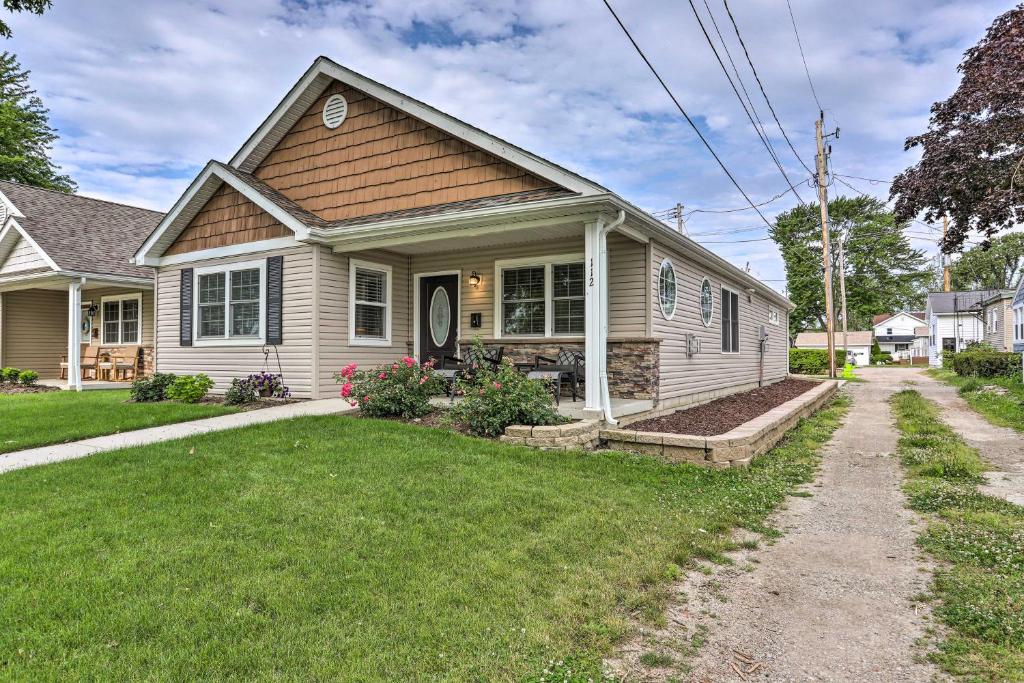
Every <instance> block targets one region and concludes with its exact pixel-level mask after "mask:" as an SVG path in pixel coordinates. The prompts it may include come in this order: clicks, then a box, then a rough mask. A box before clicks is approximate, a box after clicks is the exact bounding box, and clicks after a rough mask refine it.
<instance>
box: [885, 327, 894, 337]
mask: <svg viewBox="0 0 1024 683" xmlns="http://www.w3.org/2000/svg"><path fill="white" fill-rule="evenodd" d="M885 334H886V335H887V336H890V337H891V336H892V328H891V327H887V328H885Z"/></svg>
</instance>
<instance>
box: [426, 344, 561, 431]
mask: <svg viewBox="0 0 1024 683" xmlns="http://www.w3.org/2000/svg"><path fill="white" fill-rule="evenodd" d="M458 390H459V391H460V392H461V393H462V400H461V401H459V402H458V403H456V404H455V405H454V406H452V409H451V410H450V411H449V413H448V416H447V417H446V419H447V421H448V422H450V423H452V424H456V425H461V426H462V427H464V428H465V429H466V430H468V431H469V432H471V433H473V434H476V435H478V436H500V435H501V434H504V433H505V428H506V427H508V426H509V425H554V424H559V423H561V422H566V421H567V419H566V418H564V417H562V416H561V415H559V414H558V411H557V410H556V409H555V406H554V405H553V404H552V400H553V399H552V396H551V391H550V386H549V384H548V383H547V382H545V381H542V380H536V379H527V378H526V375H524V374H523V373H521V372H519V371H518V370H516V368H515V366H514V365H513V363H512V360H511V359H508V358H506V359H505V361H504V362H503V363H502V364H501V365H500V366H499V367H498V369H497V371H493V370H490V369H489V368H484V367H482V368H478V369H477V371H476V373H475V374H473V375H472V376H471V377H470V378H469V379H467V380H462V381H460V382H459V385H458Z"/></svg>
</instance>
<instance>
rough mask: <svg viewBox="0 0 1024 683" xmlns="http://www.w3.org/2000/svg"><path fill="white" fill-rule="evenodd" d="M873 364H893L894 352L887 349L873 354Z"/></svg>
mask: <svg viewBox="0 0 1024 683" xmlns="http://www.w3.org/2000/svg"><path fill="white" fill-rule="evenodd" d="M871 364H872V365H892V354H891V353H889V352H887V351H879V352H878V353H872V354H871Z"/></svg>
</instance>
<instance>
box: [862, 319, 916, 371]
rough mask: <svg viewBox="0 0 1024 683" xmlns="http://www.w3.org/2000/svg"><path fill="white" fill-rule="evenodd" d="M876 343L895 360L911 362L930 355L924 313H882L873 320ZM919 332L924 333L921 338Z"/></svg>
mask: <svg viewBox="0 0 1024 683" xmlns="http://www.w3.org/2000/svg"><path fill="white" fill-rule="evenodd" d="M871 322H872V325H873V327H874V333H875V341H877V342H878V347H879V348H880V349H881V350H882V351H883V352H884V353H890V354H892V357H893V359H895V360H901V361H902V360H907V361H908V360H910V359H911V358H914V357H921V356H927V355H928V328H927V326H926V325H925V324H924V323H925V312H924V311H901V312H899V313H882V314H881V315H876V316H875V317H874V318H873V319H872V321H871ZM919 332H923V334H921V335H920V336H919V335H918V333H919Z"/></svg>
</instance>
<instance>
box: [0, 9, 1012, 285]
mask: <svg viewBox="0 0 1024 683" xmlns="http://www.w3.org/2000/svg"><path fill="white" fill-rule="evenodd" d="M791 3H792V8H793V11H794V14H795V18H796V22H797V27H798V29H799V33H800V37H801V39H802V42H803V46H804V50H805V53H806V56H807V59H808V65H809V69H810V75H811V79H812V81H813V83H814V87H815V89H816V91H817V96H818V99H819V100H820V102H821V104H822V106H823V107H824V109H825V114H826V120H827V125H828V127H829V128H830V129H831V128H834V127H836V126H839V127H840V128H841V135H840V138H839V139H838V140H836V141H834V142H833V156H832V164H833V168H834V170H835V171H836V172H837V173H841V174H846V175H848V176H862V177H865V178H881V179H891V178H892V176H893V175H894V174H895V173H897V172H899V171H900V170H902V169H903V168H904V167H906V166H907V165H908V164H910V163H912V162H913V161H914V160H915V158H916V157H915V155H914V154H913V153H907V152H904V151H903V141H904V139H905V138H906V137H907V136H908V135H911V134H914V133H918V132H921V131H922V130H924V127H925V125H926V123H927V116H928V108H929V107H930V105H931V103H932V102H933V101H935V100H936V99H942V98H945V97H946V96H948V95H949V94H950V93H951V92H952V91H953V89H955V87H956V84H957V80H958V79H957V73H956V65H957V63H958V62H959V60H960V58H961V56H962V54H963V51H964V50H965V49H967V48H968V47H970V46H971V45H973V44H974V43H975V42H977V40H978V39H979V38H980V37H981V36H982V35H983V33H984V31H985V29H986V27H987V26H988V25H989V24H990V23H991V21H992V20H993V19H994V18H995V17H996V16H997V15H998V14H1000V13H1001V12H1004V11H1006V10H1007V9H1009V8H1010V7H1012V6H1013V3H1012V2H1010V0H959V1H953V2H946V1H942V0H899V1H898V2H893V1H892V0H858V1H857V2H840V1H838V0H831V1H825V0H791ZM612 4H613V6H614V7H615V9H616V11H617V12H618V14H619V16H620V18H621V19H622V20H623V21H624V22H625V24H626V26H627V27H628V28H629V29H630V30H631V32H632V33H633V35H634V37H635V38H636V40H637V41H638V42H639V44H640V45H641V47H642V48H643V49H644V51H645V52H646V53H647V55H648V57H649V58H650V59H651V61H652V62H653V63H654V65H655V67H656V68H658V69H659V71H660V72H661V74H662V76H663V77H664V78H665V80H666V81H667V83H668V85H669V87H670V88H671V89H672V91H673V92H674V93H675V95H676V96H677V98H678V99H679V101H680V102H681V103H682V105H683V106H684V107H685V108H686V109H687V110H688V111H689V113H690V114H691V115H692V116H693V117H694V118H695V120H696V121H697V124H698V125H699V126H700V127H701V129H702V132H704V133H705V135H706V136H707V138H708V139H709V141H710V142H711V145H712V146H713V147H714V148H715V150H716V151H717V152H718V153H719V155H720V156H721V157H722V159H723V160H724V162H725V164H726V165H727V166H728V167H729V168H730V170H731V171H732V172H733V174H734V175H735V177H736V178H737V180H738V181H739V183H740V185H741V186H742V187H743V188H744V189H745V190H746V191H747V192H748V193H749V194H750V196H751V197H753V198H754V200H755V201H756V202H762V201H765V200H768V199H770V198H771V197H773V196H775V195H777V194H779V193H780V192H782V191H783V190H785V189H787V184H786V181H785V179H784V178H783V177H782V174H781V173H780V172H779V170H778V168H777V167H776V166H775V163H774V162H773V161H772V159H771V157H770V156H769V154H768V152H767V151H766V149H765V147H764V146H763V145H762V144H761V142H760V141H759V139H758V137H757V135H756V134H755V132H754V129H753V127H752V126H751V124H750V122H749V120H748V119H747V117H746V114H744V111H743V109H742V107H741V105H740V102H739V100H738V99H737V97H736V95H735V94H734V93H733V91H732V89H731V87H730V85H729V82H728V81H727V80H726V78H725V76H724V74H723V73H722V71H721V69H720V67H719V65H718V62H717V61H716V60H715V56H714V53H713V52H712V51H711V48H710V47H709V46H708V44H707V42H706V41H705V38H704V34H703V33H702V32H701V28H700V26H699V24H698V23H697V19H696V18H695V16H694V12H693V10H692V9H691V5H690V3H689V2H688V1H687V2H681V1H678V0H672V1H668V0H612ZM693 6H694V7H695V8H696V9H697V12H698V13H699V14H700V16H701V19H702V20H703V22H704V24H705V27H706V29H707V30H708V32H709V33H710V35H711V37H712V39H713V40H714V41H715V42H716V43H717V41H719V36H718V33H717V32H716V27H715V24H716V23H717V27H718V29H719V30H720V31H721V35H722V36H724V39H725V43H726V45H727V46H728V49H729V53H730V55H731V56H732V58H733V60H735V62H736V67H737V68H738V70H739V73H740V76H741V78H742V82H743V84H744V85H745V87H746V89H747V90H748V91H749V93H750V96H751V98H752V100H753V104H754V106H755V108H756V111H757V113H758V114H759V115H760V116H761V118H762V119H763V120H765V123H766V125H767V124H769V123H771V125H770V126H768V127H767V131H768V135H769V137H770V140H771V143H772V145H773V146H774V148H775V149H776V150H777V153H778V156H779V159H780V161H781V163H782V166H783V167H784V169H785V171H786V173H787V174H788V175H789V177H790V179H791V180H792V181H793V183H794V185H796V187H797V191H798V192H799V193H800V195H802V197H803V198H804V199H805V200H811V199H812V198H813V190H812V189H811V188H810V187H809V186H808V185H807V184H806V181H807V179H808V177H809V174H808V172H807V171H806V170H805V168H804V167H803V165H802V164H801V162H800V161H799V160H798V159H797V156H796V155H795V154H793V152H792V151H791V150H790V149H789V147H788V145H787V144H786V142H785V141H784V140H783V139H782V136H781V133H780V132H779V129H778V127H776V126H775V125H774V122H773V121H772V119H771V114H770V112H769V111H768V107H767V105H766V103H765V100H764V99H763V98H762V97H761V95H760V91H759V89H758V87H757V83H756V81H755V80H754V77H753V74H752V73H751V70H750V67H749V66H748V65H747V62H746V58H745V57H744V56H743V51H742V49H741V47H740V45H739V43H738V41H737V38H736V33H735V32H734V30H733V26H732V23H730V20H729V17H728V15H727V14H726V12H725V5H724V4H723V2H722V0H707V2H705V0H694V3H693ZM729 8H730V9H731V10H732V13H733V16H734V17H735V20H736V23H737V25H738V27H739V31H740V35H741V36H742V37H743V39H744V41H745V43H746V47H747V49H748V50H749V53H750V57H751V59H752V61H753V63H754V66H755V67H756V69H757V72H758V75H759V76H760V78H761V82H762V83H763V85H764V88H765V90H766V92H767V95H768V98H769V100H770V101H771V104H772V105H773V106H774V108H775V111H776V113H777V114H778V116H779V118H780V120H781V122H782V126H783V128H784V129H785V131H786V133H787V134H788V135H789V138H790V139H791V140H792V142H793V145H794V146H795V148H796V152H797V153H798V154H799V156H800V157H801V158H802V159H803V161H804V162H806V164H807V165H808V166H810V167H811V168H813V166H814V138H813V132H814V120H815V118H816V117H817V105H816V104H815V101H814V99H813V97H812V93H811V89H810V86H809V85H808V79H807V76H806V74H805V72H804V68H803V65H802V62H801V59H800V52H799V50H798V47H797V42H796V39H795V37H794V32H793V25H792V24H791V22H790V16H789V13H788V10H787V7H786V3H785V1H784V0H731V2H729ZM712 16H713V17H714V23H713V22H712V21H711V17H712ZM10 24H11V25H12V27H13V30H14V37H13V38H12V39H11V40H9V41H7V44H6V45H5V48H6V49H8V50H12V51H14V52H15V53H16V54H17V55H18V57H19V58H20V60H21V62H22V64H23V66H24V67H26V68H28V69H30V70H31V71H32V77H31V78H32V83H33V85H34V86H35V87H36V88H37V89H38V91H39V93H40V94H41V96H42V97H43V99H44V102H45V104H46V105H47V106H48V107H49V108H50V110H51V116H52V123H53V125H54V126H55V127H57V128H58V129H59V131H60V135H61V140H60V144H59V145H58V146H57V148H56V149H55V150H54V157H55V159H56V161H57V162H58V163H59V164H61V165H62V166H63V168H64V169H65V170H66V171H67V172H68V173H70V174H71V175H72V177H74V178H75V180H77V181H78V183H79V186H80V190H81V192H82V193H84V194H87V195H91V196H96V197H102V198H107V199H113V200H117V201H122V202H127V203H132V204H138V205H142V206H147V207H151V208H155V209H161V210H166V209H167V208H168V207H169V206H170V205H171V203H172V202H173V201H174V200H175V199H176V198H177V197H178V195H179V194H180V193H181V192H182V191H183V190H184V188H185V187H186V186H187V184H188V183H189V182H190V181H191V179H192V178H193V176H194V175H195V174H196V172H197V171H198V170H199V169H200V168H201V167H202V165H203V164H205V162H206V161H207V160H209V159H211V158H214V159H220V160H225V161H226V160H227V159H228V158H229V157H230V156H231V155H232V153H233V152H234V151H235V150H236V149H237V148H238V147H239V146H240V145H241V144H242V142H243V141H244V140H245V139H246V138H247V137H248V135H249V134H250V133H251V132H252V131H253V130H254V129H255V127H256V126H257V125H258V124H259V123H260V122H261V121H262V120H263V118H264V117H265V116H266V115H267V114H268V113H269V112H270V110H271V109H272V108H273V107H274V106H275V105H276V104H277V102H278V101H279V100H280V99H281V97H283V95H284V94H285V92H286V91H287V90H288V88H290V87H291V86H292V84H293V83H294V82H295V81H296V80H297V79H298V77H299V76H300V75H301V74H302V72H303V71H304V70H305V69H306V68H307V67H308V66H309V64H310V63H311V62H312V61H313V59H314V58H315V57H316V56H317V55H320V54H323V55H326V56H329V57H331V58H332V59H334V60H335V61H338V62H340V63H342V64H344V65H345V66H348V67H350V68H352V69H354V70H356V71H359V72H361V73H363V74H366V75H367V76H370V77H371V78H374V79H376V80H379V81H382V82H384V83H387V84H389V85H391V86H392V87H394V88H396V89H398V90H401V91H403V92H406V93H408V94H410V95H412V96H414V97H416V98H419V99H421V100H424V101H426V102H428V103H430V104H432V105H434V106H436V107H437V108H439V109H441V110H443V111H446V112H448V113H450V114H452V115H455V116H457V117H459V118H462V119H464V120H466V121H468V122H470V123H472V124H474V125H477V126H479V127H481V128H484V129H486V130H488V131H491V132H493V133H495V134H497V135H499V136H501V137H504V138H506V139H508V140H510V141H512V142H515V143H516V144H518V145H520V146H522V147H525V148H527V149H529V150H531V151H533V152H536V153H538V154H540V155H542V156H545V157H547V158H549V159H552V160H554V161H557V162H558V163H560V164H562V165H564V166H567V167H569V168H572V169H573V170H575V171H577V172H579V173H581V174H583V175H585V176H588V177H590V178H593V179H594V180H596V181H598V182H600V183H602V184H603V185H605V186H607V187H610V188H611V189H613V190H615V191H616V192H618V193H619V194H621V195H623V196H625V197H626V198H627V199H630V200H631V201H633V202H634V203H636V204H638V205H639V206H641V207H643V208H645V209H648V210H650V211H658V210H661V209H666V208H668V207H671V206H673V205H674V204H675V203H676V202H682V203H683V204H684V205H685V206H686V209H687V210H688V211H689V210H693V209H701V210H721V209H730V208H736V207H741V206H743V204H744V201H743V199H742V197H741V196H740V195H739V193H738V192H737V191H736V189H735V188H734V187H733V186H732V185H731V183H730V182H729V181H728V179H727V178H726V177H725V175H724V174H723V173H722V171H721V169H720V168H719V166H718V165H717V163H716V162H715V161H714V159H713V158H712V157H711V156H710V155H709V154H708V152H707V151H706V149H704V147H703V146H702V145H701V144H700V143H699V141H698V140H697V138H696V136H695V135H694V133H693V131H692V130H691V129H690V128H689V127H688V126H687V124H686V123H685V121H684V120H683V119H682V118H681V116H680V115H679V113H678V111H677V110H676V109H675V107H674V105H673V104H672V102H671V101H670V100H669V99H668V97H667V96H666V94H665V93H664V91H662V90H661V89H660V87H659V86H658V84H657V82H656V81H655V80H654V79H653V77H652V76H651V74H650V72H649V71H647V69H646V67H645V66H644V65H643V63H642V62H641V61H640V59H639V57H638V55H637V54H636V53H635V52H634V51H633V48H632V47H631V46H630V44H629V43H628V42H627V40H626V37H625V35H624V34H623V33H622V32H621V30H620V29H619V27H618V25H617V24H616V23H615V22H614V19H613V18H612V17H611V15H610V14H609V13H608V11H607V9H606V8H605V6H604V5H603V4H602V2H601V0H571V1H570V0H566V1H558V2H552V1H551V0H504V1H501V2H497V1H493V2H485V1H474V0H380V1H374V0H362V1H359V2H331V1H328V0H319V1H318V0H215V1H205V2H201V1H195V2H193V1H182V0H175V1H167V0H133V1H132V2H123V1H121V2H118V1H113V0H110V1H105V2H104V1H100V0H54V7H53V9H52V10H51V11H49V12H48V13H47V14H46V15H44V16H42V17H36V16H32V15H16V16H14V17H12V18H11V19H10ZM719 50H720V51H721V47H719ZM722 57H723V59H724V60H726V61H725V63H726V66H727V67H728V68H729V69H730V72H731V70H732V66H731V65H730V64H729V61H728V56H727V55H726V54H725V53H724V51H723V52H722ZM741 92H742V91H741ZM846 180H847V181H848V182H849V183H850V184H852V185H854V186H856V187H857V188H858V189H859V190H861V191H864V192H867V193H869V194H876V195H879V196H882V197H885V196H887V193H888V186H886V185H883V184H879V183H871V182H867V181H864V180H856V179H853V178H846ZM801 183H802V184H801ZM836 190H839V192H840V193H843V192H845V193H847V194H850V193H852V190H849V189H848V188H846V187H844V186H842V185H837V186H836V187H834V188H831V191H832V192H835V191H836ZM795 203H796V199H795V197H793V195H792V194H789V195H787V196H785V197H782V198H780V199H778V200H776V201H774V202H772V203H770V204H767V205H766V206H765V207H764V208H763V211H764V213H765V215H766V216H768V218H769V220H770V219H771V216H772V215H774V214H776V213H778V212H779V211H783V210H785V209H787V208H789V207H791V206H793V205H794V204H795ZM759 222H760V219H759V218H758V217H757V215H756V214H754V213H753V212H752V211H739V212H732V213H705V212H697V213H692V214H691V215H690V216H689V217H688V229H689V231H690V233H691V234H693V235H695V236H696V239H698V240H699V241H701V242H703V243H705V244H707V246H708V247H709V248H711V249H714V250H715V251H717V252H718V253H720V254H722V255H723V256H725V257H726V258H728V259H729V260H730V261H732V262H733V263H735V264H736V265H738V266H740V267H743V266H744V265H745V264H747V263H749V264H750V268H751V272H753V273H754V274H755V275H757V276H758V277H761V278H763V279H766V280H768V281H769V282H770V284H773V285H774V286H777V287H779V288H781V287H782V286H783V283H782V282H781V278H783V276H784V272H783V268H782V263H781V259H780V258H779V255H778V251H777V250H776V249H775V247H774V245H773V244H772V243H771V242H770V241H766V240H765V239H764V237H765V231H764V229H763V228H764V225H763V223H762V224H760V227H758V224H759ZM743 229H745V230H743ZM741 230H742V231H741ZM911 234H913V235H928V234H930V233H929V232H928V229H927V228H925V227H923V226H920V225H918V226H916V227H915V228H913V229H912V230H911ZM739 240H745V241H739ZM914 244H915V246H919V247H921V248H927V249H929V250H930V251H934V245H932V244H931V243H929V242H928V241H926V240H921V239H915V240H914Z"/></svg>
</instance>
